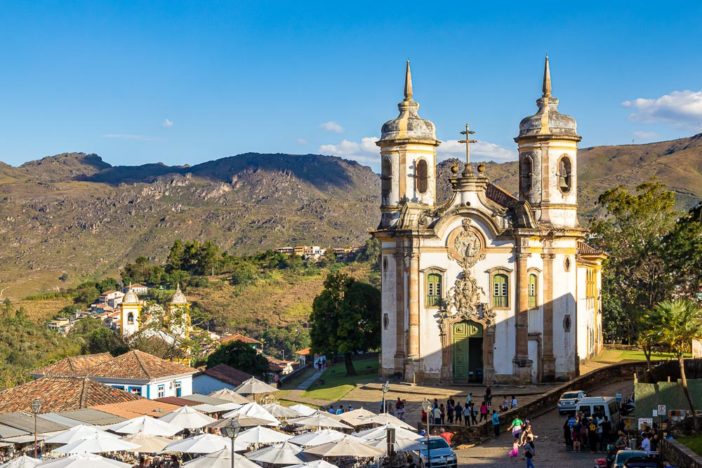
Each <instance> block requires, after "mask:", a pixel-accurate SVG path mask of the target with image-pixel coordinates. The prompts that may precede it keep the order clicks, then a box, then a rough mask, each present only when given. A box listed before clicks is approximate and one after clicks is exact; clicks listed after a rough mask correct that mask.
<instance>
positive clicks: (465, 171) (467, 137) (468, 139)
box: [458, 124, 478, 175]
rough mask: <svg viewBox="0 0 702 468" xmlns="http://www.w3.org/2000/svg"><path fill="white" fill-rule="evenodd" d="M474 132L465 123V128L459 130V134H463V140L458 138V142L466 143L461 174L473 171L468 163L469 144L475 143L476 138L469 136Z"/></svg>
mask: <svg viewBox="0 0 702 468" xmlns="http://www.w3.org/2000/svg"><path fill="white" fill-rule="evenodd" d="M474 133H475V132H474V131H473V130H471V129H470V127H469V126H468V124H466V129H465V130H464V131H462V132H461V135H465V136H466V139H465V140H458V142H459V143H465V145H466V167H465V168H464V169H463V175H468V174H472V173H473V168H472V166H471V165H470V144H471V143H477V142H478V140H471V138H470V136H471V135H473V134H474Z"/></svg>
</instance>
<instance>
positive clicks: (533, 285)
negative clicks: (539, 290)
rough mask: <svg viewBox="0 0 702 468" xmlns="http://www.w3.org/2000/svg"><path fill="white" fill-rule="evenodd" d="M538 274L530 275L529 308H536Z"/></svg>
mask: <svg viewBox="0 0 702 468" xmlns="http://www.w3.org/2000/svg"><path fill="white" fill-rule="evenodd" d="M536 280H537V278H536V275H535V274H533V273H532V274H530V275H529V308H530V309H534V308H536Z"/></svg>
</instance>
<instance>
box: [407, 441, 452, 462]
mask: <svg viewBox="0 0 702 468" xmlns="http://www.w3.org/2000/svg"><path fill="white" fill-rule="evenodd" d="M427 442H428V443H429V446H428V448H429V450H427ZM418 445H419V447H418V449H417V450H415V451H414V452H413V454H414V458H415V459H418V461H417V464H418V465H419V466H420V467H428V466H429V463H428V460H427V452H429V456H430V457H431V468H443V467H446V468H456V467H457V466H458V459H457V458H456V453H455V452H454V451H453V449H452V448H451V447H450V446H449V444H448V443H447V442H446V441H445V440H444V439H442V438H441V437H438V436H432V437H431V438H429V440H428V441H427V439H421V440H419V441H418Z"/></svg>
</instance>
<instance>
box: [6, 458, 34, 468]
mask: <svg viewBox="0 0 702 468" xmlns="http://www.w3.org/2000/svg"><path fill="white" fill-rule="evenodd" d="M40 463H41V460H38V459H36V458H32V457H28V456H27V455H22V456H21V457H17V458H15V459H14V460H10V461H9V462H7V463H3V464H2V465H0V468H34V467H35V466H37V465H38V464H40Z"/></svg>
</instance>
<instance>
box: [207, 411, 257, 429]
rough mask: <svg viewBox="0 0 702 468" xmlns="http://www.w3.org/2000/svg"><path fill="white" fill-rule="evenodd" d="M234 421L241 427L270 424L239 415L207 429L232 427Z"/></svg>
mask: <svg viewBox="0 0 702 468" xmlns="http://www.w3.org/2000/svg"><path fill="white" fill-rule="evenodd" d="M232 420H236V421H237V422H238V423H239V427H254V426H266V425H269V424H270V421H268V420H266V419H261V418H255V417H253V416H244V415H241V414H237V415H235V416H232V417H231V418H223V419H218V420H216V421H215V422H213V423H211V424H208V425H207V426H205V427H206V428H208V429H222V428H223V427H227V426H230V425H231V423H232Z"/></svg>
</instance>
